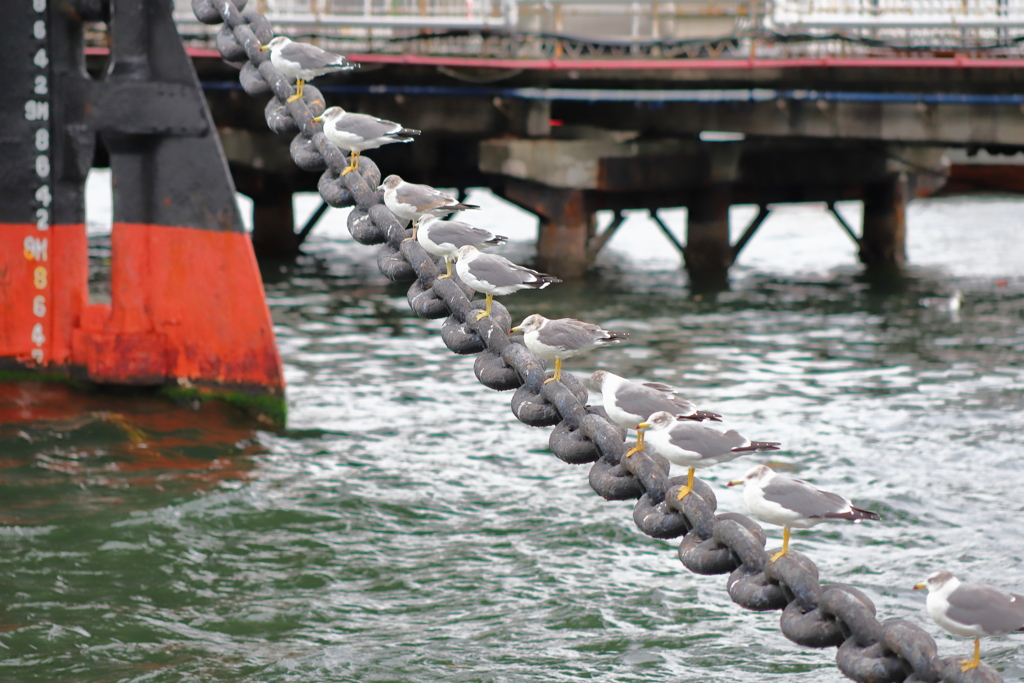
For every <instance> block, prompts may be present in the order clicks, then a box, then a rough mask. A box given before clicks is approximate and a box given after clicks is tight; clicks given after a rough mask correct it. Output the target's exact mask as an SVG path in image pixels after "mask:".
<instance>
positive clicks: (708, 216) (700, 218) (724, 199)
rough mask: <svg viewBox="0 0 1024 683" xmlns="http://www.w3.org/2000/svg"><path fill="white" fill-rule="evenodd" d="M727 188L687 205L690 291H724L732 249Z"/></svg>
mask: <svg viewBox="0 0 1024 683" xmlns="http://www.w3.org/2000/svg"><path fill="white" fill-rule="evenodd" d="M730 195H731V193H730V192H729V188H728V187H727V186H721V185H716V186H712V187H710V188H708V191H707V192H704V193H700V194H698V195H697V196H696V197H694V198H693V199H691V200H690V202H689V203H688V205H687V214H688V217H687V225H686V249H685V251H684V252H683V255H684V256H685V258H686V270H687V273H688V274H689V276H690V283H691V287H692V288H693V289H700V290H709V289H724V288H726V287H728V282H729V266H731V265H732V262H733V249H732V246H731V245H730V244H729V204H730V199H731V196H730Z"/></svg>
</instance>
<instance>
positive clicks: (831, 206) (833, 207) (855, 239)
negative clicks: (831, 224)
mask: <svg viewBox="0 0 1024 683" xmlns="http://www.w3.org/2000/svg"><path fill="white" fill-rule="evenodd" d="M828 210H829V211H831V212H832V215H833V216H835V218H836V220H837V221H839V226H840V227H841V228H842V229H843V230H845V231H846V234H847V235H849V236H850V239H852V240H853V243H854V244H856V245H857V246H858V247H859V246H861V245H860V238H859V237H857V233H855V232H854V231H853V228H851V227H850V224H849V223H847V222H846V219H845V218H843V215H842V214H841V213H839V212H838V211H837V210H836V203H835V202H829V203H828Z"/></svg>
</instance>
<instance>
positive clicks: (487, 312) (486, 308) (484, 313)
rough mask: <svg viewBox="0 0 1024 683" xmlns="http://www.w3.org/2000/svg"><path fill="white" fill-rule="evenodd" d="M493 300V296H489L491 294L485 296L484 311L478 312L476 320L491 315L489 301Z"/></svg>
mask: <svg viewBox="0 0 1024 683" xmlns="http://www.w3.org/2000/svg"><path fill="white" fill-rule="evenodd" d="M493 298H494V296H493V295H491V294H488V295H487V303H486V304H484V310H482V311H480V312H479V313H477V314H476V319H477V320H480V319H481V318H486V317H487V316H489V315H490V314H491V300H492V299H493Z"/></svg>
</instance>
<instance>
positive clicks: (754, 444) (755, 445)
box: [732, 441, 782, 453]
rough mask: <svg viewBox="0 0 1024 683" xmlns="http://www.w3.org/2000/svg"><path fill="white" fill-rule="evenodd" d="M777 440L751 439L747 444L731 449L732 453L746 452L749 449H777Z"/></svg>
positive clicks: (749, 450)
mask: <svg viewBox="0 0 1024 683" xmlns="http://www.w3.org/2000/svg"><path fill="white" fill-rule="evenodd" d="M781 445H782V444H780V443H779V442H778V441H751V442H750V445H749V446H744V447H743V448H734V449H732V450H733V452H734V453H746V452H751V451H777V450H779V446H781Z"/></svg>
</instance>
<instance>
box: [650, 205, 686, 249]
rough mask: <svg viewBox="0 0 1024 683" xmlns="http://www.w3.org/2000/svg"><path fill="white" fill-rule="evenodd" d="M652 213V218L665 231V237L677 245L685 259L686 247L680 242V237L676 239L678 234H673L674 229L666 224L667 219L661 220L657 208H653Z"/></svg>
mask: <svg viewBox="0 0 1024 683" xmlns="http://www.w3.org/2000/svg"><path fill="white" fill-rule="evenodd" d="M650 213H651V220H652V221H654V222H655V223H657V224H658V227H659V228H661V231H662V232H663V233H665V237H667V238H668V240H669V242H671V243H672V244H674V245H675V247H676V249H678V250H679V253H680V254H682V255H683V259H684V260H685V259H686V247H684V246H683V243H682V242H680V241H679V240H678V239H676V236H675V235H673V234H672V231H671V230H669V227H668V226H667V225H665V221H663V220H661V216H659V215H658V210H657V209H651V212H650Z"/></svg>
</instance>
